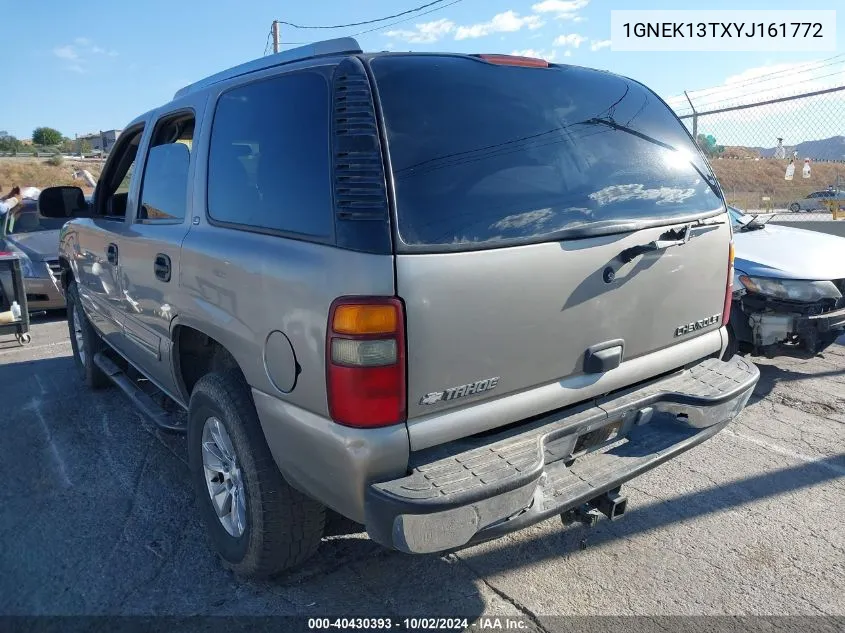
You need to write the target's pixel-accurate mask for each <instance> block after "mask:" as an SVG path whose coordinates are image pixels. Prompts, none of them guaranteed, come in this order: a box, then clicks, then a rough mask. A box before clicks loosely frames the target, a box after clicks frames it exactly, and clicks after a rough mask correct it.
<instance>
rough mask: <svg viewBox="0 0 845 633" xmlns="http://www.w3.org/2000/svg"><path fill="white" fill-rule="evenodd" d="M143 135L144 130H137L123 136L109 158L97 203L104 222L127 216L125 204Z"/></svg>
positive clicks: (99, 186)
mask: <svg viewBox="0 0 845 633" xmlns="http://www.w3.org/2000/svg"><path fill="white" fill-rule="evenodd" d="M143 132H144V130H143V128H141V127H138V128H135V129H132V130H127V131H126V132H125V133H123V134H122V135H121V136H120V138H119V139H118V142H117V143H118V144H117V145H116V147H115V149H114V150H113V151H112V153H111V156H110V157H109V162H108V163H107V166H106V171H105V172H104V173H103V174H102V175H101V176H100V179H99V181H98V182H97V189H96V191H95V193H96V200H95V202H96V206H97V209H98V211H99V213H100V215H101V216H102V217H103V218H105V219H109V220H119V221H122V220H124V219H125V217H126V204H127V201H128V198H129V189H130V187H131V184H132V181H133V178H134V173H135V169H134V168H135V160H136V158H137V156H138V147H139V146H140V144H141V136H142V135H143Z"/></svg>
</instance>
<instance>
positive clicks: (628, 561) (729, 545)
mask: <svg viewBox="0 0 845 633" xmlns="http://www.w3.org/2000/svg"><path fill="white" fill-rule="evenodd" d="M32 335H33V340H32V343H31V344H30V345H29V346H28V347H20V346H18V344H17V342H15V341H14V338H13V337H10V336H7V337H0V385H2V386H0V394H2V411H3V413H2V414H0V437H2V459H3V467H2V472H3V473H4V476H3V477H2V479H0V481H2V485H0V570H2V574H0V615H68V614H74V615H82V614H124V615H138V614H171V615H196V614H204V615H261V614H269V615H284V614H298V615H307V616H319V615H325V614H327V613H331V614H333V615H339V616H356V615H357V616H373V615H382V616H392V617H401V616H406V615H417V616H431V615H441V616H450V615H455V616H457V615H462V616H466V617H470V618H474V619H477V618H479V617H482V616H492V615H496V616H509V615H510V616H520V617H521V618H522V619H523V620H522V621H523V622H527V623H529V625H530V627H529V628H535V629H538V630H542V629H545V628H547V626H546V625H544V621H545V620H544V617H545V616H548V615H553V614H570V615H631V614H637V615H798V616H807V615H839V616H841V615H845V522H843V505H845V503H844V502H845V494H843V493H845V346H843V345H836V346H834V347H833V348H831V349H829V350H828V351H826V352H825V353H824V355H823V356H821V357H817V358H813V359H810V360H797V359H776V360H760V359H757V360H759V364H760V366H761V371H762V378H761V381H760V383H759V385H758V387H757V390H756V392H755V396H754V398H753V399H752V402H751V404H750V405H749V406H748V407H747V409H746V410H745V411H744V412H743V413H742V414H741V416H740V417H739V418H738V419H737V420H735V421H734V422H733V423H732V424H731V425H730V426H729V427H728V428H727V429H726V430H725V431H723V432H721V433H720V434H719V435H717V436H716V437H715V438H714V439H712V440H710V441H708V442H706V443H704V444H703V445H701V446H699V447H697V448H695V449H693V450H692V451H690V452H688V453H685V454H683V455H681V456H680V457H679V458H677V459H674V460H672V461H670V462H669V463H667V464H665V465H663V466H661V467H659V468H657V469H656V470H653V471H651V472H649V473H647V474H645V475H643V476H642V477H640V478H639V479H637V480H635V481H634V482H633V483H632V484H630V485H627V486H625V487H624V490H625V491H626V493H627V495H628V497H629V506H628V512H627V513H626V515H625V517H624V518H623V519H622V520H621V521H615V522H610V521H602V522H601V523H599V525H598V526H596V527H594V528H591V529H589V528H586V527H583V526H581V525H574V526H569V527H564V526H563V525H562V524H561V522H560V521H559V520H549V521H546V522H544V523H541V524H538V525H536V526H534V527H532V528H529V529H526V530H524V531H522V532H519V533H516V534H513V535H510V536H508V537H505V538H503V539H500V540H497V541H494V542H491V543H486V544H483V545H479V546H477V547H472V548H469V549H466V550H464V551H462V552H460V553H458V554H451V555H448V556H444V557H439V556H409V555H404V554H401V553H397V552H390V551H387V550H384V549H382V548H380V547H379V546H377V545H375V544H374V543H372V542H370V541H369V539H368V538H367V537H366V535H365V534H362V533H353V534H341V535H338V536H334V537H329V538H327V539H326V541H325V543H324V544H323V547H322V549H321V551H320V552H319V553H318V555H317V556H316V557H315V558H314V559H313V560H311V561H309V562H308V563H307V564H306V565H305V566H304V567H302V568H300V569H298V570H296V571H294V572H291V573H289V574H287V575H284V576H282V577H280V578H278V579H275V580H273V581H272V582H247V581H243V580H239V579H237V578H235V577H233V576H232V575H231V574H230V573H229V572H226V571H224V570H223V569H222V568H221V567H220V566H219V565H218V563H217V561H216V560H215V559H214V557H213V556H212V555H211V553H210V551H209V548H208V547H207V545H206V540H205V535H204V532H203V530H202V527H201V525H200V523H199V521H198V519H197V513H196V512H195V510H194V495H193V491H192V490H191V487H190V484H189V479H188V470H187V466H186V451H185V444H184V439H183V438H181V437H180V436H172V435H166V434H161V433H159V432H158V431H156V430H154V429H153V428H152V427H151V425H150V424H148V423H147V422H146V421H145V420H144V419H143V418H142V417H141V416H140V415H139V414H137V413H136V412H135V411H134V410H133V409H132V407H131V406H130V405H129V404H128V401H127V400H126V399H125V397H124V396H123V395H122V394H121V393H120V392H119V391H117V390H116V389H113V388H112V389H105V390H102V391H98V392H91V391H87V390H85V389H84V388H82V386H81V384H80V382H79V381H78V380H77V378H76V376H75V374H74V372H73V365H72V357H71V347H70V343H69V341H68V338H67V326H66V324H65V322H64V320H63V317H61V318H59V317H56V318H51V319H46V320H44V319H42V320H41V321H38V322H36V323H35V324H34V326H33V331H32ZM840 342H842V343H845V340H843V341H840Z"/></svg>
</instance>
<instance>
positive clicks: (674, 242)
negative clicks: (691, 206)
mask: <svg viewBox="0 0 845 633" xmlns="http://www.w3.org/2000/svg"><path fill="white" fill-rule="evenodd" d="M691 236H692V223H689V224H685V225H684V226H682V227H681V228H679V229H671V230H669V231H666V233H664V234H663V235H661V236H660V238H658V239H656V240H654V241H651V242H648V243H646V244H638V245H637V246H631V247H630V248H626V249H625V250H624V251H622V252H621V253H619V255H618V257H619V260H620V261H621V262H622V263H623V264H627V263H628V262H630V261H633V260H634V259H636V258H637V257H639V256H640V255H643V254H645V253H650V252H652V251H663V250H666V249H667V248H670V247H672V246H683V245H684V244H686V243H687V242H689V241H690V237H691Z"/></svg>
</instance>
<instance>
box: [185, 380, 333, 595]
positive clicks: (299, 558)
mask: <svg viewBox="0 0 845 633" xmlns="http://www.w3.org/2000/svg"><path fill="white" fill-rule="evenodd" d="M210 417H216V418H217V419H218V420H220V422H221V423H222V424H223V426H224V427H225V430H226V432H227V433H228V435H229V438H230V440H231V444H232V447H233V448H234V452H235V455H236V457H237V463H238V467H239V469H240V473H241V474H240V476H241V480H242V481H243V486H244V489H245V491H246V494H245V500H246V512H245V515H246V527H245V528H244V531H243V533H242V534H241V535H240V536H239V537H235V536H233V535H232V534H230V533H229V532H227V531H226V529H225V528H224V527H223V525H222V523H221V522H220V519H219V518H218V517H217V513H216V512H215V509H214V506H213V504H212V501H211V497H210V495H209V491H208V488H207V484H206V479H205V471H204V466H203V457H202V433H203V427H204V425H205V422H206V420H208V419H209V418H210ZM188 464H189V466H190V470H191V479H192V480H193V483H194V488H195V491H196V495H197V501H198V504H199V511H200V516H202V519H203V522H204V523H205V525H206V530H207V532H208V534H209V538H210V541H211V545H212V548H213V549H214V551H215V552H216V553H217V555H218V556H219V557H220V558H221V560H222V562H223V565H224V566H225V567H227V568H228V569H231V570H232V571H234V572H235V573H236V574H238V575H240V576H245V577H251V578H266V577H269V576H273V575H275V574H278V573H279V572H282V571H285V570H287V569H290V568H291V567H294V566H296V565H299V564H301V563H303V562H305V561H306V560H307V559H309V558H310V557H311V556H313V555H314V553H315V552H316V551H317V549H318V547H319V546H320V541H321V539H322V537H323V531H324V527H325V520H326V509H325V506H323V505H322V504H320V503H318V502H316V501H314V500H313V499H311V498H309V497H307V496H306V495H304V494H302V493H301V492H299V491H298V490H295V489H294V488H292V487H291V486H290V485H289V484H288V483H287V482H286V481H285V480H284V477H282V474H281V472H279V468H278V467H277V466H276V463H275V461H274V460H273V456H272V455H271V453H270V448H269V447H268V446H267V442H266V440H265V439H264V433H263V431H262V430H261V425H260V422H259V421H258V414H257V413H256V411H255V405H254V403H253V401H252V396H251V394H250V392H249V388H248V386H247V385H246V382H245V381H244V379H243V376H242V375H241V374H240V372H239V371H237V370H228V371H225V372H214V373H210V374H206V375H205V376H203V377H202V378H201V379H200V380H199V381H197V384H196V385H195V386H194V389H193V391H192V393H191V400H190V404H189V407H188Z"/></svg>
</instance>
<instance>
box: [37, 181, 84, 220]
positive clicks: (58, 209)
mask: <svg viewBox="0 0 845 633" xmlns="http://www.w3.org/2000/svg"><path fill="white" fill-rule="evenodd" d="M38 212H39V213H40V214H41V215H43V216H45V217H48V218H74V217H79V216H81V215H86V214H87V213H88V212H89V207H88V203H87V202H86V201H85V194H83V193H82V189H80V188H79V187H47V189H44V191H42V192H41V195H39V196H38Z"/></svg>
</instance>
